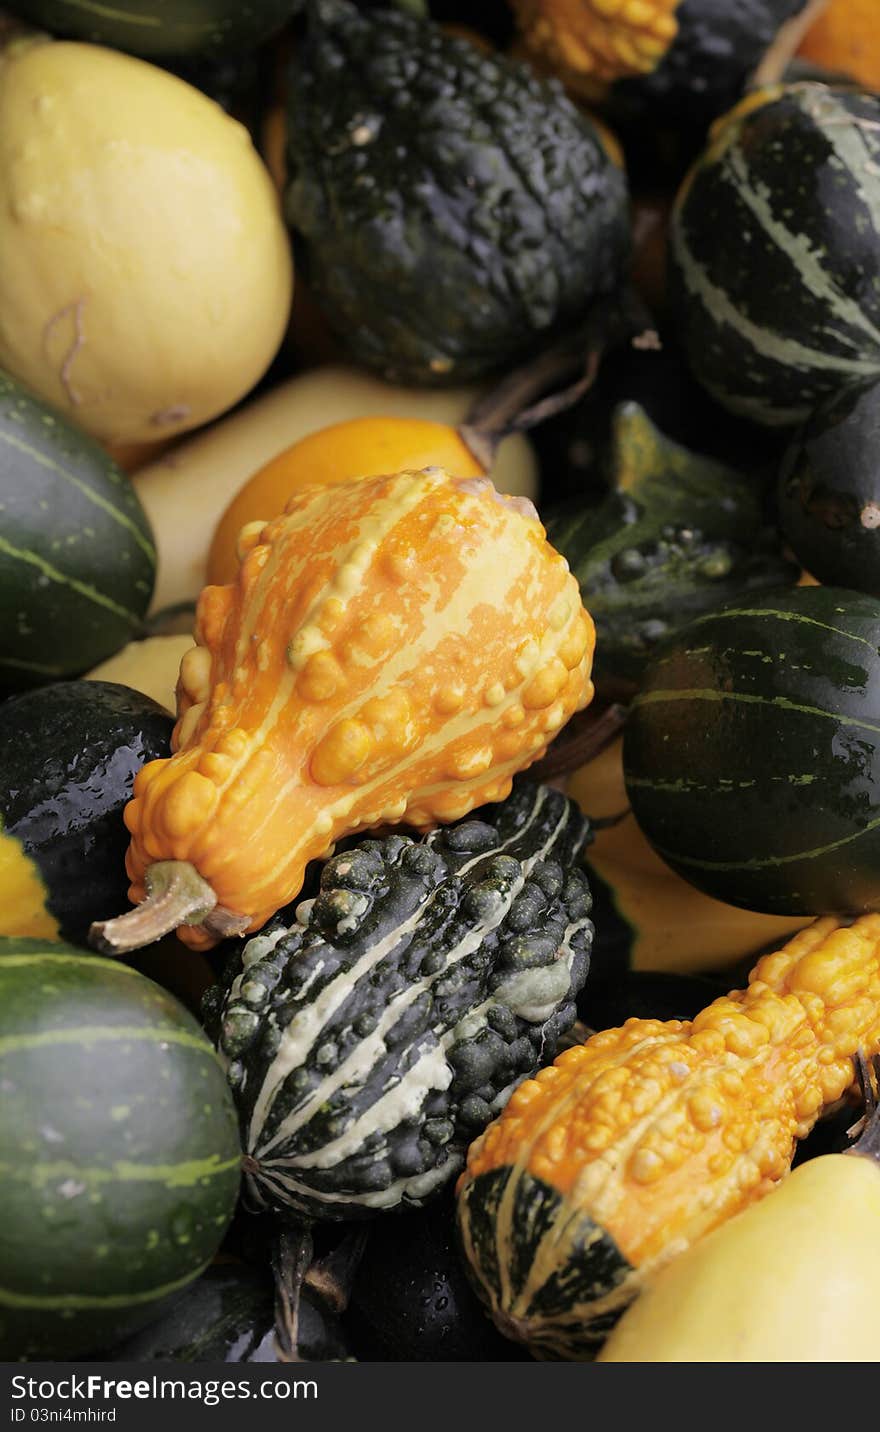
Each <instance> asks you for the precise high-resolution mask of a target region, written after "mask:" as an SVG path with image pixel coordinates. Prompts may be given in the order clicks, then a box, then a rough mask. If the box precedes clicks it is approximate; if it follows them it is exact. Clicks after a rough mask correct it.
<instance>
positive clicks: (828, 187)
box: [669, 83, 880, 426]
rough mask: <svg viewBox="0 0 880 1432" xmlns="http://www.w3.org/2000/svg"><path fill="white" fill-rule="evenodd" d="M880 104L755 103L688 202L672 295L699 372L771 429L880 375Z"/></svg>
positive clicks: (827, 90) (718, 141)
mask: <svg viewBox="0 0 880 1432" xmlns="http://www.w3.org/2000/svg"><path fill="white" fill-rule="evenodd" d="M878 161H880V96H878V95H875V94H869V93H862V92H860V91H858V90H855V89H846V88H842V87H840V88H838V87H829V86H827V85H824V84H818V83H802V84H794V85H788V86H784V85H777V86H771V87H768V88H767V89H766V90H764V91H759V92H757V93H756V94H753V95H750V96H749V97H748V98H746V99H745V100H743V101H742V102H741V103H740V104H739V105H738V106H736V107H735V108H734V109H733V110H731V111H730V112H729V114H727V115H726V116H725V117H724V118H723V119H721V120H719V121H718V125H717V127H716V129H715V130H714V131H713V136H712V139H711V141H710V143H709V145H708V147H707V148H706V150H705V151H704V153H703V155H702V157H701V158H700V159H699V161H698V162H697V164H696V165H695V167H694V168H693V169H692V171H691V172H690V174H689V175H688V177H687V179H686V180H685V182H684V184H683V186H682V188H681V189H680V191H679V194H678V196H677V198H676V202H675V206H674V210H673V215H672V222H671V228H670V270H669V272H670V300H671V304H672V308H673V311H674V315H675V318H676V322H677V327H678V329H679V331H680V333H681V337H682V341H683V344H684V347H685V350H686V352H687V355H688V359H689V361H690V364H691V366H692V368H693V371H694V373H695V375H696V376H697V377H698V378H699V379H700V381H701V382H702V383H703V384H705V386H706V387H707V388H708V389H709V391H710V392H711V393H712V394H713V395H714V397H715V398H717V399H718V401H719V402H721V403H723V404H724V405H725V406H726V407H728V408H730V409H731V410H732V411H733V412H736V413H739V414H741V415H742V416H744V417H747V418H752V419H754V420H755V421H757V422H760V423H764V424H767V425H770V426H784V425H787V424H792V425H793V424H796V423H798V422H801V421H803V420H804V419H806V418H807V417H808V415H809V413H810V412H811V410H812V409H813V408H814V407H815V406H816V404H817V403H819V402H820V401H821V400H822V399H824V398H826V397H829V396H831V395H833V394H835V393H837V392H839V391H841V390H842V389H845V388H847V387H850V388H851V387H854V386H855V387H859V386H861V387H864V386H867V385H868V384H870V383H872V382H874V381H875V380H876V379H877V378H878V377H880V284H878V282H877V272H878V267H880V162H878Z"/></svg>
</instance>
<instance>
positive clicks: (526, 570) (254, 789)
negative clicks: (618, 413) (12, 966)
mask: <svg viewBox="0 0 880 1432" xmlns="http://www.w3.org/2000/svg"><path fill="white" fill-rule="evenodd" d="M240 557H241V565H240V568H239V572H238V577H237V580H236V581H235V582H234V583H232V584H231V585H229V586H225V587H206V588H205V589H204V591H203V592H202V595H201V597H200V599H199V604H198V611H197V620H196V640H197V642H198V645H197V647H196V649H195V650H194V651H192V652H190V653H188V654H187V656H186V657H185V658H184V660H183V662H182V664H181V671H180V679H179V682H178V722H177V725H176V727H175V733H174V741H173V749H174V751H175V754H174V755H173V756H172V757H171V758H170V759H168V760H160V761H153V762H151V763H150V764H149V765H147V766H145V767H144V768H143V769H142V770H141V771H140V773H139V774H138V777H137V780H136V782H135V787H134V796H133V799H132V800H131V802H130V803H129V805H128V806H127V808H126V811H125V821H126V825H127V826H128V829H129V831H130V832H131V836H132V840H131V846H130V849H129V853H128V860H127V869H128V873H129V877H130V879H131V890H130V894H131V898H132V899H133V900H134V901H138V902H139V901H143V900H144V897H145V895H146V894H148V893H149V894H150V900H151V902H152V904H153V905H154V906H156V905H158V906H159V907H160V908H161V910H162V911H163V918H162V923H163V925H164V926H165V927H166V928H167V926H168V920H169V919H170V918H171V917H172V916H173V912H174V910H175V909H176V908H181V909H182V908H183V906H184V905H186V904H187V900H188V901H189V904H188V907H187V909H186V911H185V913H184V915H183V916H182V917H181V918H182V919H184V920H189V921H191V922H192V923H191V924H184V925H182V926H181V928H180V935H181V938H182V939H184V940H185V941H186V942H187V943H189V944H192V945H197V946H205V945H209V944H212V943H214V942H215V941H216V938H217V936H218V934H222V933H225V932H228V931H230V930H231V929H234V930H236V931H238V930H245V929H246V930H255V929H258V928H259V927H260V926H261V925H262V924H264V923H265V921H266V920H267V919H268V918H269V917H270V916H271V915H272V914H273V913H274V912H275V911H276V910H277V909H279V908H280V907H281V906H282V905H284V904H286V903H287V902H288V901H290V900H291V899H293V898H294V896H296V895H297V894H298V892H299V890H300V888H301V884H302V878H303V871H304V869H305V866H306V864H307V863H308V862H309V861H310V860H313V859H319V858H322V857H324V856H326V855H327V854H328V853H329V852H330V850H331V849H332V847H333V845H334V843H335V842H336V841H337V840H339V839H340V838H341V837H342V836H343V835H348V834H350V833H352V832H354V831H357V830H360V829H363V828H367V827H371V826H375V825H379V824H393V823H396V822H401V821H404V822H405V823H406V824H407V825H410V826H415V827H417V828H426V829H427V828H429V827H431V826H433V825H436V824H437V823H440V822H444V821H448V820H455V819H457V818H458V817H460V816H463V815H465V814H467V812H468V811H470V810H472V809H473V808H475V807H476V806H479V805H481V804H482V803H483V802H486V801H496V800H502V799H503V798H504V797H505V796H506V795H507V794H508V793H509V791H510V787H511V783H512V779H513V776H514V774H515V773H516V772H517V771H520V770H522V769H523V768H524V767H526V766H528V765H529V764H530V763H531V762H532V761H534V760H536V759H538V758H539V757H540V756H542V755H543V753H544V751H545V750H546V748H547V745H548V743H549V742H550V741H551V740H552V739H553V737H554V736H555V735H556V733H557V732H558V731H559V729H560V727H562V726H563V725H564V723H565V722H566V721H567V720H568V718H569V717H570V716H571V715H572V714H573V713H574V712H575V711H577V710H579V709H581V708H582V707H584V706H586V705H587V703H588V702H589V701H590V699H591V697H592V694H593V687H592V683H591V680H590V671H591V664H592V654H593V646H594V630H593V623H592V621H591V619H590V617H589V615H588V613H587V612H586V611H585V610H584V608H583V606H582V604H581V599H580V594H579V590H578V585H577V582H576V581H575V579H574V577H573V576H572V575H571V574H570V572H569V570H568V565H567V563H566V561H565V559H564V558H563V557H562V556H561V555H560V554H559V553H558V552H556V551H554V549H553V548H552V547H551V546H550V544H549V543H548V542H547V540H546V537H545V534H544V529H543V527H542V526H541V523H540V521H539V520H538V517H537V514H536V512H535V510H534V508H533V507H532V505H531V503H530V502H529V501H528V500H527V499H524V498H505V497H502V496H500V495H499V494H498V493H497V492H496V491H495V488H494V486H493V485H492V483H491V481H490V480H489V479H488V478H469V479H454V478H451V477H450V476H448V474H447V473H446V472H444V471H443V470H442V469H440V468H427V469H425V470H424V471H422V472H404V473H399V474H397V475H394V476H389V477H379V478H370V479H360V480H358V481H355V482H350V483H345V484H342V485H339V486H335V487H332V488H328V487H323V486H320V487H318V486H316V487H309V488H305V489H301V490H300V491H299V492H297V493H296V494H295V495H294V496H293V497H292V498H291V499H290V501H289V503H288V505H287V508H286V511H285V513H284V515H283V516H282V517H279V518H277V519H275V520H273V521H272V522H269V523H267V524H266V525H265V526H264V525H262V524H260V523H252V524H250V525H249V526H248V527H246V528H245V529H244V530H243V532H242V534H241V538H240ZM184 867H185V868H186V870H188V871H192V872H194V873H197V878H198V880H199V884H198V885H197V886H196V887H195V894H194V895H192V896H191V898H190V896H189V895H188V896H186V897H185V898H184V897H183V896H181V895H180V892H179V891H177V893H175V891H176V890H177V886H176V884H175V882H176V881H177V880H178V876H179V874H180V872H181V870H182V869H183V868H184ZM160 877H161V878H160ZM169 881H170V885H169ZM185 883H186V882H185V881H184V884H185ZM151 886H152V887H153V888H152V889H148V887H151ZM160 887H161V888H160ZM181 902H182V903H181ZM215 905H216V907H217V909H216V910H214V908H213V907H214V906H215ZM218 913H219V915H221V916H222V918H220V919H219V923H218ZM138 914H139V912H137V911H135V912H131V913H130V914H129V915H127V916H123V917H121V920H120V921H113V922H109V923H108V924H104V925H101V926H98V927H96V930H95V934H94V938H95V941H96V943H98V944H99V945H101V947H103V948H113V949H121V948H125V947H126V946H125V945H123V944H122V943H119V941H118V938H117V937H118V936H119V932H120V931H122V937H123V938H125V939H126V940H127V938H128V935H127V932H128V931H131V932H134V934H135V937H136V938H137V939H138V942H139V943H143V942H144V940H143V924H142V923H141V925H139V924H138ZM144 918H146V917H145V916H144ZM125 922H128V923H127V924H126V923H125ZM177 923H178V924H180V921H178V922H177ZM149 928H150V929H151V930H152V929H153V928H155V926H152V925H151V926H150V927H149ZM149 938H156V935H155V934H152V933H151V934H150V936H149Z"/></svg>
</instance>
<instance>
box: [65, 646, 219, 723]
mask: <svg viewBox="0 0 880 1432" xmlns="http://www.w3.org/2000/svg"><path fill="white" fill-rule="evenodd" d="M194 645H195V638H194V637H192V636H148V637H146V638H145V639H144V640H143V641H131V642H129V644H128V646H124V647H123V648H122V650H121V651H117V653H116V655H115V656H111V657H110V658H109V660H108V661H102V662H101V664H100V666H96V667H94V669H93V670H92V671H89V672H87V673H86V675H85V678H84V679H85V680H86V681H119V682H121V684H122V685H123V686H130V687H131V688H132V690H133V691H141V692H143V694H144V696H151V697H152V698H153V700H154V701H158V702H159V705H160V706H164V707H165V709H166V710H167V711H170V712H171V714H172V716H174V715H176V713H177V701H176V696H175V690H176V687H177V677H178V673H179V671H180V662H181V659H182V657H183V654H184V652H187V651H189V650H190V648H191V647H192V646H194Z"/></svg>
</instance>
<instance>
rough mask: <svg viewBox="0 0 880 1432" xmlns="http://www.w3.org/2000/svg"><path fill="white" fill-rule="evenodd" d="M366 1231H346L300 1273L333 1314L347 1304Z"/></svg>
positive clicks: (344, 1307) (343, 1308)
mask: <svg viewBox="0 0 880 1432" xmlns="http://www.w3.org/2000/svg"><path fill="white" fill-rule="evenodd" d="M368 1231H369V1230H368V1229H367V1228H356V1229H354V1230H353V1231H352V1232H350V1233H346V1234H345V1236H344V1237H343V1238H342V1239H341V1240H340V1242H339V1243H338V1244H337V1246H336V1247H335V1248H334V1249H333V1250H332V1252H330V1253H327V1254H326V1255H325V1256H324V1257H323V1258H318V1259H316V1260H315V1262H314V1263H312V1264H311V1265H310V1267H309V1268H307V1269H306V1272H305V1274H304V1275H303V1282H304V1283H305V1284H306V1286H307V1287H309V1288H311V1289H312V1291H313V1292H314V1293H316V1294H317V1295H318V1297H319V1298H320V1299H321V1301H322V1302H323V1303H324V1304H325V1306H326V1307H328V1308H329V1309H330V1311H331V1312H332V1313H335V1314H336V1315H337V1316H338V1315H339V1314H340V1313H344V1312H345V1310H346V1308H347V1307H348V1303H349V1299H350V1298H351V1290H352V1286H353V1284H354V1278H355V1274H356V1273H357V1270H358V1268H359V1267H360V1261H361V1258H362V1257H363V1254H364V1249H365V1248H366V1246H367V1235H368Z"/></svg>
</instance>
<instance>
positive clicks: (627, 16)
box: [514, 0, 681, 84]
mask: <svg viewBox="0 0 880 1432" xmlns="http://www.w3.org/2000/svg"><path fill="white" fill-rule="evenodd" d="M680 3H681V0H514V9H515V11H516V15H517V21H518V24H519V28H520V30H521V32H522V35H523V39H524V41H525V44H526V46H527V48H528V49H529V50H530V51H532V52H533V53H534V54H535V55H536V56H539V57H540V58H541V59H544V60H546V61H547V62H548V63H549V64H550V65H551V67H552V68H554V69H555V68H559V69H561V70H562V71H564V72H566V73H568V74H571V75H577V76H580V77H582V78H583V79H585V80H588V81H595V82H598V83H600V84H604V83H608V82H610V81H612V80H617V79H622V78H625V77H626V76H627V75H640V74H647V73H649V72H650V71H651V70H654V69H656V68H657V65H658V64H659V63H660V61H661V60H662V59H663V56H664V55H665V54H666V52H667V50H668V49H669V47H670V45H671V44H672V42H673V40H674V39H675V37H676V35H677V33H678V20H677V19H676V14H675V12H676V10H677V9H678V7H679V4H680Z"/></svg>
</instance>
